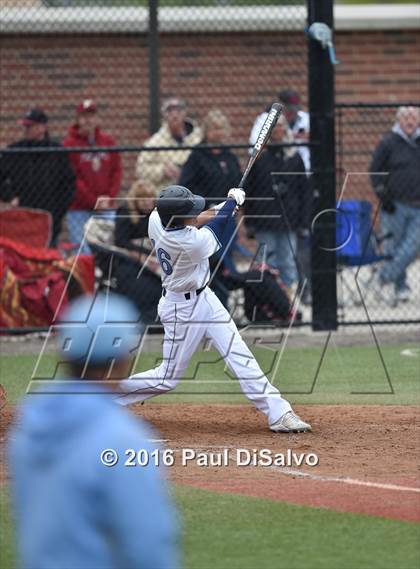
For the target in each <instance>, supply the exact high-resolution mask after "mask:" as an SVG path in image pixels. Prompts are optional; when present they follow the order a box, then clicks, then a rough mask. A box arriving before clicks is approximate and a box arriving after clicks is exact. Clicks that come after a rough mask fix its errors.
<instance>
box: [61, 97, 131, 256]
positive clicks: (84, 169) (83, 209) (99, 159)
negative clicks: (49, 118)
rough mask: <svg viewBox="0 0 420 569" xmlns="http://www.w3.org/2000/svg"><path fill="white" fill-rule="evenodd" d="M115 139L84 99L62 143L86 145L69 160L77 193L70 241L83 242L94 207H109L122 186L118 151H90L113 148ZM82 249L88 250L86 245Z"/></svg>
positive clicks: (94, 108) (71, 218)
mask: <svg viewBox="0 0 420 569" xmlns="http://www.w3.org/2000/svg"><path fill="white" fill-rule="evenodd" d="M115 145H116V141H115V139H114V138H113V137H112V136H110V135H109V134H107V133H105V132H104V131H103V130H101V129H100V128H99V126H98V112H97V106H96V104H95V102H94V101H92V100H91V99H85V100H84V101H82V102H81V103H80V104H79V105H78V106H77V108H76V121H75V123H74V124H73V125H72V126H71V127H70V129H69V131H68V134H67V136H66V138H65V139H64V146H66V147H67V148H71V147H78V148H87V150H86V152H80V153H76V152H75V153H72V154H71V155H70V159H71V162H72V165H73V168H74V171H75V174H76V195H75V197H74V200H73V202H72V203H71V206H70V212H69V215H68V220H67V221H68V229H69V236H70V240H71V242H72V243H75V244H80V243H81V242H82V241H83V234H84V225H85V223H86V222H87V221H88V219H89V217H90V216H91V215H92V211H93V210H94V209H99V210H109V209H110V208H111V207H112V200H111V198H114V197H115V196H117V195H118V193H119V191H120V187H121V177H122V167H121V158H120V155H119V153H118V152H106V151H105V152H102V151H101V152H92V151H91V150H89V148H90V147H92V146H101V147H108V146H109V147H112V146H115ZM82 250H83V252H89V248H88V246H87V245H86V244H84V245H83V248H82Z"/></svg>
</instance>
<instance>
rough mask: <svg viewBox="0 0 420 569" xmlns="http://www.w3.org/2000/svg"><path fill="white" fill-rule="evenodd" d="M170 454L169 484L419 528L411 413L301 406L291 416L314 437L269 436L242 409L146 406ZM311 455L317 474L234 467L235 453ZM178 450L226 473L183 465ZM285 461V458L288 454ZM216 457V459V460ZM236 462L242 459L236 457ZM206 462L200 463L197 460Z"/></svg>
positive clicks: (307, 469)
mask: <svg viewBox="0 0 420 569" xmlns="http://www.w3.org/2000/svg"><path fill="white" fill-rule="evenodd" d="M133 409H134V410H135V412H136V413H138V414H140V415H142V416H144V417H145V418H146V419H148V420H150V421H151V423H152V424H153V425H154V426H155V427H156V429H157V430H158V431H159V433H160V435H157V436H161V437H162V438H163V439H164V443H163V444H164V445H165V447H166V448H169V449H173V450H174V451H175V452H174V456H176V461H175V465H174V466H172V467H171V468H169V469H168V470H169V475H170V477H171V479H172V481H173V482H174V483H177V484H182V485H190V486H194V487H198V488H204V489H209V490H216V491H224V492H234V493H239V494H244V495H250V496H258V497H263V498H269V499H273V500H281V501H286V502H290V503H293V504H304V505H309V506H316V507H322V508H330V509H334V510H339V511H346V512H357V513H363V514H370V515H376V516H384V517H388V518H395V519H401V520H409V521H420V478H419V474H420V472H419V459H418V457H419V453H420V436H419V435H420V416H419V409H418V408H416V407H411V406H408V407H407V406H306V407H297V411H298V412H299V413H300V414H301V415H302V416H303V417H304V418H305V419H307V420H309V421H310V422H311V423H312V426H313V428H314V432H313V433H307V434H299V435H297V434H296V435H288V434H276V433H270V431H268V430H267V427H266V423H265V418H264V417H263V416H262V415H261V414H259V413H257V412H256V411H255V410H254V409H253V408H252V407H250V406H245V405H243V406H242V405H193V404H191V405H189V404H183V405H157V404H155V405H144V406H134V408H133ZM238 448H240V449H247V450H248V451H251V454H252V451H253V449H256V450H258V449H269V450H271V451H272V455H271V456H272V457H274V455H275V454H276V453H279V454H280V453H281V454H283V455H284V457H285V459H287V449H290V451H291V452H294V453H295V455H299V453H316V454H317V456H318V458H319V464H318V465H317V466H308V465H306V464H304V465H302V466H296V465H292V466H289V467H280V466H274V465H273V466H252V465H251V466H238V464H237V459H238V454H237V449H238ZM184 449H194V450H195V451H196V453H205V455H207V459H206V460H207V461H208V462H210V460H211V458H210V457H214V458H213V459H214V461H215V462H217V461H218V460H225V459H226V454H225V455H223V451H224V449H227V450H225V453H227V456H228V460H227V462H228V465H227V466H225V465H222V466H199V465H198V464H197V460H198V458H199V456H200V455H198V454H197V455H196V459H194V460H188V461H187V457H185V462H187V465H186V466H183V465H182V458H183V457H184V455H185V450H184ZM289 456H290V453H289ZM219 457H221V458H219ZM239 458H243V459H246V458H247V455H246V454H242V455H240V456H239ZM202 460H204V459H202Z"/></svg>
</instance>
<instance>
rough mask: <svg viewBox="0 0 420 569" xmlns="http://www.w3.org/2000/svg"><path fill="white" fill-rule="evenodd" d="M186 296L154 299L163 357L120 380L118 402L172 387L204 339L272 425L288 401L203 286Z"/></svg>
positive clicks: (288, 405)
mask: <svg viewBox="0 0 420 569" xmlns="http://www.w3.org/2000/svg"><path fill="white" fill-rule="evenodd" d="M190 295H191V299H190V300H185V296H184V294H181V293H171V292H168V293H167V295H166V296H165V297H162V298H161V299H160V301H159V306H158V314H159V317H160V320H161V322H162V325H163V326H164V329H165V337H164V341H163V361H162V363H161V364H160V365H159V366H158V367H156V368H154V369H151V370H148V371H145V372H142V373H137V374H135V375H132V376H130V377H129V378H128V379H125V380H123V381H121V382H120V388H121V390H122V391H124V392H125V393H126V395H122V396H121V397H119V398H118V399H117V401H118V403H120V404H122V405H128V404H131V403H136V402H139V401H145V400H146V399H150V398H151V397H155V396H156V395H160V394H162V393H165V392H167V391H170V390H172V389H175V387H176V385H177V384H178V382H179V381H180V380H181V379H182V377H183V374H184V372H185V370H186V368H187V366H188V364H189V361H190V359H191V357H192V355H193V354H194V352H195V351H196V349H197V348H198V345H199V343H200V341H201V340H202V339H203V338H207V339H209V340H211V342H212V344H213V346H214V347H215V348H216V350H217V351H218V352H219V353H220V355H221V356H222V357H223V359H224V360H225V362H226V364H227V365H228V367H229V368H230V370H231V371H232V372H233V373H234V374H235V376H236V377H237V379H238V380H239V382H240V385H241V389H242V391H243V393H244V394H245V395H246V397H248V399H249V400H250V401H252V402H253V403H254V405H255V406H256V407H257V409H259V410H260V411H262V412H263V413H264V414H265V415H266V416H267V417H268V423H269V425H271V424H273V423H274V422H276V421H277V420H278V419H279V418H280V417H281V416H282V415H284V413H287V411H290V410H291V406H290V403H289V402H288V401H286V400H285V399H283V398H282V396H281V395H280V392H279V391H278V389H276V388H275V387H274V386H273V385H272V384H271V383H270V382H269V381H268V379H267V378H266V377H265V375H264V373H263V372H262V370H261V368H260V366H259V365H258V363H257V361H256V360H255V358H254V356H253V354H252V353H251V351H250V350H249V348H248V346H247V345H246V344H245V342H244V341H243V339H242V338H241V336H240V334H239V332H238V329H237V327H236V324H235V323H234V321H233V320H232V318H231V316H230V314H229V313H228V311H227V310H226V309H225V307H224V306H223V304H222V303H221V302H220V300H219V299H218V298H217V296H216V295H215V294H214V292H213V291H212V290H210V289H209V288H208V287H207V288H205V289H204V290H203V291H202V292H201V294H200V295H199V296H196V295H195V293H194V292H191V293H190Z"/></svg>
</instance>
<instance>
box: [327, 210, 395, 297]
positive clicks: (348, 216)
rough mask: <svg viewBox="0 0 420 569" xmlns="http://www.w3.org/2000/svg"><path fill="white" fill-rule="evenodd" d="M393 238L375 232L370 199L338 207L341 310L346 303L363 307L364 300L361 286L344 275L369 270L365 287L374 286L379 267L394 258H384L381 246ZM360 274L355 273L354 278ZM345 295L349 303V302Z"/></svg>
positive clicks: (338, 268) (338, 269)
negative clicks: (357, 285) (361, 295)
mask: <svg viewBox="0 0 420 569" xmlns="http://www.w3.org/2000/svg"><path fill="white" fill-rule="evenodd" d="M388 237H389V235H385V236H378V235H376V233H375V231H374V229H373V220H372V204H371V203H370V202H368V201H366V200H345V201H342V202H340V203H339V204H337V213H336V246H337V271H338V273H339V276H340V291H339V292H341V297H342V301H341V308H344V305H345V304H349V305H351V304H354V305H360V304H361V298H360V294H359V291H358V289H357V287H356V286H355V285H354V284H350V282H349V280H348V279H347V278H346V276H345V274H344V270H345V269H346V268H350V269H351V268H355V269H356V271H357V270H358V269H359V268H360V267H365V266H366V267H369V268H370V273H368V275H367V277H366V279H364V281H363V285H364V288H368V287H369V285H370V284H371V283H372V281H373V279H374V276H375V273H376V271H377V270H378V268H379V266H378V264H379V263H381V262H383V261H385V260H389V259H390V258H391V257H390V255H383V254H382V253H381V251H380V245H381V243H382V241H383V240H384V239H387V238H388ZM355 274H356V272H355V271H353V272H352V275H353V278H354V276H355ZM345 293H347V295H348V300H349V302H346V299H345Z"/></svg>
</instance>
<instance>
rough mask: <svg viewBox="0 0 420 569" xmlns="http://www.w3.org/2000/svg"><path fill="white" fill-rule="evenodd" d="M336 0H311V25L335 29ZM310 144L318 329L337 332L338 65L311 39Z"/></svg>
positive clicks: (314, 300)
mask: <svg viewBox="0 0 420 569" xmlns="http://www.w3.org/2000/svg"><path fill="white" fill-rule="evenodd" d="M333 4H334V2H333V0H308V24H309V25H311V24H312V23H313V22H323V23H325V24H327V25H328V26H329V27H330V28H331V29H333V24H334V22H333ZM308 42H309V46H308V48H309V49H308V53H309V61H308V84H309V112H310V116H311V131H310V142H311V144H313V146H311V169H312V172H313V175H312V182H313V188H314V215H313V222H312V261H311V266H312V267H311V268H312V329H313V330H336V329H337V282H336V252H335V243H336V238H335V207H336V187H335V185H336V180H335V176H336V171H335V133H334V128H335V125H334V122H335V121H334V66H333V65H332V63H331V61H330V58H329V54H328V50H327V49H324V48H323V47H322V45H321V44H320V43H319V42H317V41H315V40H313V39H308Z"/></svg>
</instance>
